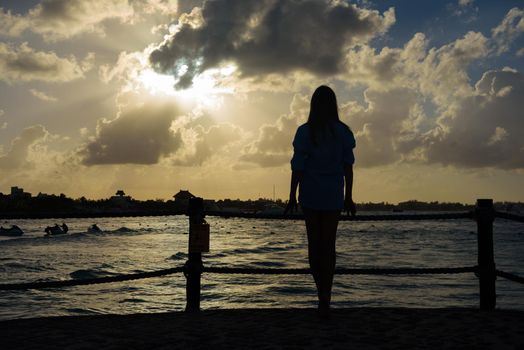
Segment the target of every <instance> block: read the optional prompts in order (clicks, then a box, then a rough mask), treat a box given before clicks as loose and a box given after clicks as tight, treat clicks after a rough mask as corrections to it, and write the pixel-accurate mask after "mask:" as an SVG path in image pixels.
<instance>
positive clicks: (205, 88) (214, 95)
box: [136, 65, 236, 107]
mask: <svg viewBox="0 0 524 350" xmlns="http://www.w3.org/2000/svg"><path fill="white" fill-rule="evenodd" d="M235 71H236V67H235V66H233V65H229V66H225V67H222V68H218V69H210V70H208V71H205V72H204V73H202V74H200V75H198V76H196V77H195V78H194V79H193V85H192V86H191V87H190V88H188V89H184V90H176V89H175V87H174V86H175V83H176V80H175V78H174V77H173V76H171V75H165V74H159V73H157V72H155V71H154V70H152V69H150V68H146V69H143V70H142V71H140V73H139V74H138V76H137V77H136V80H137V81H138V83H139V84H140V85H141V86H142V87H143V88H144V89H145V90H147V91H148V92H149V93H150V94H151V95H155V96H161V95H164V96H175V97H179V98H180V99H182V100H183V101H184V102H196V103H199V104H204V105H207V106H209V107H213V106H217V105H219V104H220V101H221V98H220V95H223V94H232V93H233V92H234V90H233V88H231V87H224V86H219V83H218V82H219V81H220V80H221V79H223V78H227V77H229V76H231V75H232V74H233V73H234V72H235Z"/></svg>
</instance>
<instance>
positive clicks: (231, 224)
mask: <svg viewBox="0 0 524 350" xmlns="http://www.w3.org/2000/svg"><path fill="white" fill-rule="evenodd" d="M65 221H66V223H67V224H68V226H69V229H70V233H69V234H67V235H63V236H52V237H44V232H43V230H44V228H45V227H46V226H49V225H52V224H54V223H55V222H57V223H59V224H60V223H61V222H62V220H61V219H57V220H52V219H45V220H12V221H4V222H2V226H4V227H9V225H11V224H16V225H18V226H20V227H21V228H22V229H23V230H24V231H25V234H24V236H22V237H20V238H9V237H0V283H14V282H30V281H47V280H68V279H82V278H91V277H101V276H112V275H117V274H125V273H134V272H143V271H154V270H157V269H165V268H171V267H175V266H181V265H183V264H184V262H185V261H186V259H187V254H186V253H187V244H188V243H187V241H188V235H187V233H188V219H187V217H185V216H164V217H123V218H99V219H67V220H65ZM207 221H208V222H209V223H210V224H211V251H210V252H209V253H204V254H203V261H204V264H206V265H211V266H231V267H232V266H235V267H275V268H278V267H289V268H298V267H308V266H307V240H306V235H305V226H304V223H303V222H302V221H283V220H254V219H237V218H229V219H227V218H217V217H208V218H207ZM93 223H97V224H98V226H99V227H100V228H101V229H102V230H103V232H101V233H96V234H92V233H87V228H88V227H89V226H90V225H91V224H93ZM494 232H495V233H494V242H495V243H494V244H495V261H496V264H497V268H498V269H501V270H504V271H508V272H512V273H517V274H519V275H524V254H523V251H524V225H523V224H521V223H515V222H511V221H506V220H502V219H497V220H496V222H495V224H494ZM476 263H477V239H476V224H475V222H474V221H472V220H445V221H444V220H441V221H393V222H380V221H369V222H347V221H345V222H341V223H340V225H339V230H338V235H337V266H338V267H348V268H349V267H454V266H472V265H476ZM496 283H497V307H498V308H504V309H521V310H524V285H521V284H517V283H513V282H510V281H506V280H505V279H502V278H498V279H497V282H496ZM315 305H316V291H315V286H314V283H313V280H312V278H311V276H309V275H276V276H272V275H263V276H259V275H220V274H204V275H203V276H202V301H201V307H202V308H203V309H214V308H243V307H250V308H253V307H265V308H267V307H315ZM362 306H369V307H381V306H390V307H394V306H399V307H430V308H431V307H477V306H478V281H477V278H476V277H475V275H474V274H471V273H468V274H453V275H411V276H353V275H349V276H346V275H344V276H341V275H337V276H335V282H334V287H333V307H362ZM184 307H185V278H184V276H183V275H182V274H181V273H180V274H175V275H170V276H166V277H162V278H149V279H143V280H137V281H129V282H120V283H110V284H99V285H91V286H77V287H68V288H63V289H50V290H27V291H12V292H11V291H0V319H14V318H26V317H41V316H56V315H86V314H106V313H116V314H127V313H137V312H141V313H151V312H165V311H175V310H176V311H179V310H183V309H184Z"/></svg>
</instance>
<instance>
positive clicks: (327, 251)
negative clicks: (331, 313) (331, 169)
mask: <svg viewBox="0 0 524 350" xmlns="http://www.w3.org/2000/svg"><path fill="white" fill-rule="evenodd" d="M339 217H340V212H338V211H324V212H321V215H320V239H319V245H318V255H319V266H318V269H319V293H318V294H319V301H320V304H321V305H322V306H323V307H326V308H329V304H330V302H331V289H332V286H333V275H334V273H335V264H336V249H335V243H336V237H337V227H338V221H339Z"/></svg>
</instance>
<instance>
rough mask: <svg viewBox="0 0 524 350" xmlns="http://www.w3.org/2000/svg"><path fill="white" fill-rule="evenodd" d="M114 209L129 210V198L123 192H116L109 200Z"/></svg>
mask: <svg viewBox="0 0 524 350" xmlns="http://www.w3.org/2000/svg"><path fill="white" fill-rule="evenodd" d="M109 199H110V200H111V203H112V204H113V206H114V207H116V208H120V209H129V207H130V206H131V200H132V198H131V196H126V194H125V193H124V191H123V190H118V191H116V193H115V195H114V196H111V198H109Z"/></svg>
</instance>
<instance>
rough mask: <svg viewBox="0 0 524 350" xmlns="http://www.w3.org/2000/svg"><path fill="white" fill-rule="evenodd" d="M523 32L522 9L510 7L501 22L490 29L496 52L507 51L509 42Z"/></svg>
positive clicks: (523, 13) (523, 12)
mask: <svg viewBox="0 0 524 350" xmlns="http://www.w3.org/2000/svg"><path fill="white" fill-rule="evenodd" d="M522 32H524V10H522V9H519V8H516V7H514V8H512V9H511V10H509V12H508V13H507V14H506V16H505V17H504V19H503V20H502V22H501V23H500V24H499V25H498V26H497V27H495V28H493V30H492V38H493V40H494V41H495V43H496V46H497V52H498V53H499V54H500V53H503V52H506V51H509V49H510V47H511V44H512V43H513V41H515V39H516V38H517V37H518V36H519V35H520V34H522Z"/></svg>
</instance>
